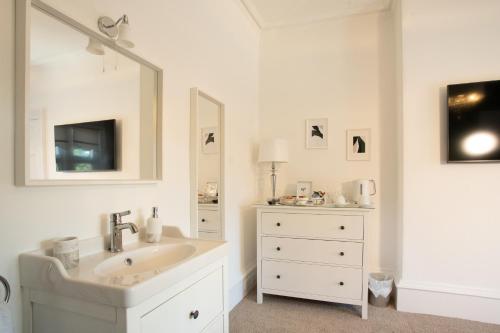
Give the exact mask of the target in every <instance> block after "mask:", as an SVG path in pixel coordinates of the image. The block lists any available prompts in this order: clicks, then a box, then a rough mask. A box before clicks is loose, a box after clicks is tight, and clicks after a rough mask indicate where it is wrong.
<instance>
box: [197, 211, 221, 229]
mask: <svg viewBox="0 0 500 333" xmlns="http://www.w3.org/2000/svg"><path fill="white" fill-rule="evenodd" d="M219 224H220V223H219V212H218V211H216V210H204V209H200V210H198V230H203V231H219Z"/></svg>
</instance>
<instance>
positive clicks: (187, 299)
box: [141, 269, 223, 333]
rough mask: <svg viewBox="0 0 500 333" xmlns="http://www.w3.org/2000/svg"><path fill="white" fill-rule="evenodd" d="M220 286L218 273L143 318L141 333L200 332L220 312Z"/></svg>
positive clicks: (210, 275) (221, 293)
mask: <svg viewBox="0 0 500 333" xmlns="http://www.w3.org/2000/svg"><path fill="white" fill-rule="evenodd" d="M222 283H223V282H222V269H218V270H217V271H215V272H213V273H211V274H209V275H208V276H206V277H204V278H203V279H202V280H200V281H198V282H196V283H195V284H194V285H192V286H191V287H189V288H188V289H186V290H184V291H182V292H181V293H179V294H177V295H176V296H174V297H173V298H171V299H170V300H168V301H167V302H166V303H163V304H162V305H160V306H159V307H157V308H156V309H154V310H152V311H151V312H149V313H148V314H146V315H145V316H143V317H142V318H141V332H142V333H165V332H166V331H169V332H183V333H195V332H196V333H199V332H201V331H202V330H203V329H204V328H205V327H207V325H209V324H210V323H211V322H212V321H213V320H214V319H215V318H216V317H217V315H219V314H220V313H221V312H222V302H223V286H222ZM195 311H198V316H197V318H196V319H195V318H194V313H195Z"/></svg>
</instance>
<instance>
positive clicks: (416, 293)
mask: <svg viewBox="0 0 500 333" xmlns="http://www.w3.org/2000/svg"><path fill="white" fill-rule="evenodd" d="M396 308H397V310H398V311H403V312H412V313H423V314H431V315H437V316H445V317H454V318H461V319H468V320H475V321H481V322H486V323H492V324H500V316H498V314H499V313H500V290H496V289H484V288H471V287H467V286H460V285H451V284H438V283H428V282H418V281H409V280H404V279H403V280H401V281H398V282H397V302H396Z"/></svg>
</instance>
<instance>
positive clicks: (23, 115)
mask: <svg viewBox="0 0 500 333" xmlns="http://www.w3.org/2000/svg"><path fill="white" fill-rule="evenodd" d="M15 3H16V67H15V68H16V85H15V87H16V97H15V103H16V111H15V112H16V117H15V118H16V125H15V184H16V186H61V185H100V184H151V183H157V182H159V181H161V180H162V175H163V154H162V144H163V141H162V140H163V139H162V138H163V136H162V123H163V120H162V119H163V117H162V114H163V70H162V69H161V68H159V67H158V66H155V65H153V64H152V63H150V62H148V61H147V60H145V59H143V58H141V57H139V56H137V55H136V54H134V53H132V52H130V51H128V50H127V49H125V48H122V47H120V46H118V45H116V43H115V42H114V41H113V40H111V39H108V38H106V37H105V36H103V35H101V34H99V33H97V32H95V31H94V30H92V29H89V28H87V27H86V26H84V25H82V24H81V23H79V22H77V21H75V20H74V19H72V18H70V17H68V16H66V15H64V14H63V13H61V12H59V11H58V10H56V9H54V8H52V7H50V6H49V5H47V4H45V3H43V2H42V1H40V0H16V1H15ZM32 7H34V8H36V9H37V10H40V11H42V12H43V13H45V14H46V15H49V16H52V17H53V18H54V19H56V20H59V21H60V22H62V23H64V24H67V25H68V26H70V27H72V28H74V29H76V30H78V31H80V32H82V33H83V34H85V35H87V36H89V37H91V38H93V39H96V40H98V41H100V42H101V43H102V44H103V45H106V46H107V47H109V48H111V49H113V50H114V51H116V52H118V53H121V54H122V55H124V56H126V57H128V58H130V59H132V60H134V61H136V62H138V63H140V64H142V65H145V66H147V67H149V68H151V69H152V70H154V71H155V72H156V73H157V118H156V177H155V178H154V179H148V180H136V179H130V180H128V179H116V180H110V179H102V180H100V179H96V180H93V179H89V180H84V179H82V180H34V179H31V178H30V160H29V158H30V151H29V142H30V140H29V135H30V132H29V123H28V121H29V117H28V114H29V105H30V48H31V46H30V43H31V32H30V30H31V9H32Z"/></svg>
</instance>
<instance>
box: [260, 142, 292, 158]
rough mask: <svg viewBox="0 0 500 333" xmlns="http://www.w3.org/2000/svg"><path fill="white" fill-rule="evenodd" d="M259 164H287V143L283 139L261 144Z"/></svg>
mask: <svg viewBox="0 0 500 333" xmlns="http://www.w3.org/2000/svg"><path fill="white" fill-rule="evenodd" d="M259 162H277V163H286V162H288V142H287V141H286V140H283V139H273V140H269V141H265V142H262V143H261V144H260V147H259Z"/></svg>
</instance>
